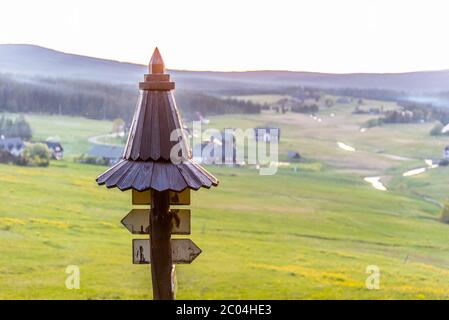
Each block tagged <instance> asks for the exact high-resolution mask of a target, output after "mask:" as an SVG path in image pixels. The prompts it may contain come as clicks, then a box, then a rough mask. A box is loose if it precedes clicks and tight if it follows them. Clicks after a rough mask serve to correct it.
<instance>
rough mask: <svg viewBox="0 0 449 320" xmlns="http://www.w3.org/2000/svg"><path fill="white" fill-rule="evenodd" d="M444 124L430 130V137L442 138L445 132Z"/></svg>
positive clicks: (439, 123)
mask: <svg viewBox="0 0 449 320" xmlns="http://www.w3.org/2000/svg"><path fill="white" fill-rule="evenodd" d="M443 128H444V127H443V124H442V123H441V122H438V123H437V124H436V125H435V127H433V128H432V130H430V135H431V136H441V134H442V132H443Z"/></svg>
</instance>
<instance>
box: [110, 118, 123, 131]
mask: <svg viewBox="0 0 449 320" xmlns="http://www.w3.org/2000/svg"><path fill="white" fill-rule="evenodd" d="M124 130H125V121H123V119H121V118H117V119H115V120H114V122H112V133H121V132H123V131H124Z"/></svg>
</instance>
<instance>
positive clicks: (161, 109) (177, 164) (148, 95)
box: [97, 48, 218, 300]
mask: <svg viewBox="0 0 449 320" xmlns="http://www.w3.org/2000/svg"><path fill="white" fill-rule="evenodd" d="M174 87H175V83H174V82H171V81H170V75H168V74H165V65H164V61H163V60H162V57H161V55H160V53H159V50H158V49H157V48H156V49H155V50H154V53H153V56H152V57H151V60H150V65H149V74H146V75H145V76H144V82H140V83H139V89H140V90H141V91H140V97H139V100H138V101H139V103H138V105H137V108H136V111H135V114H134V118H133V121H132V123H131V128H130V132H129V136H128V141H127V143H126V147H125V151H124V154H123V158H122V159H121V160H120V161H119V162H118V163H117V164H115V165H114V166H113V167H112V168H110V169H109V170H107V171H106V172H104V173H103V174H101V175H100V176H99V177H98V178H97V182H98V184H99V185H106V186H107V187H108V188H113V187H117V188H119V189H120V190H122V191H126V190H130V189H131V190H132V204H133V205H137V206H146V208H141V207H139V208H134V209H132V210H131V211H130V212H129V213H128V214H127V215H126V216H125V217H124V218H123V220H122V224H123V225H124V226H125V227H126V228H127V229H128V230H129V231H130V232H131V233H132V234H140V235H148V234H149V239H134V240H133V243H132V257H133V263H134V264H150V266H151V279H152V284H153V299H156V300H171V299H174V287H175V285H174V284H175V272H174V270H175V268H174V265H175V264H189V263H191V262H192V261H193V260H194V259H195V258H196V257H198V255H199V254H200V253H201V249H200V248H198V246H197V245H196V244H195V243H193V241H192V240H190V239H171V235H172V234H177V235H178V234H184V235H187V234H190V231H191V230H190V229H191V227H190V225H191V224H190V216H191V213H190V210H189V209H184V208H179V209H174V208H170V205H190V190H191V189H193V190H198V189H199V188H201V187H205V188H210V187H211V186H217V185H218V180H217V179H216V178H215V177H214V176H213V175H211V174H210V173H209V172H207V171H206V170H205V169H204V168H202V167H201V166H200V165H199V164H197V163H195V162H194V161H193V160H192V157H191V152H189V151H188V150H190V148H189V147H188V144H187V140H186V138H185V136H184V134H183V133H182V132H183V124H182V121H181V118H180V116H179V111H178V108H177V106H176V103H175V100H174V97H173V94H172V92H171V90H173V89H174ZM174 132H175V133H178V132H181V133H182V134H181V135H179V136H178V139H175V141H174V140H173V139H172V133H174ZM179 146H181V148H180V150H181V151H182V152H181V153H182V155H181V159H175V160H176V161H174V160H173V159H172V158H171V157H172V156H173V155H172V153H171V151H172V148H177V147H179ZM175 150H179V149H175ZM174 154H175V155H179V153H177V152H175V153H174ZM179 160H181V161H179Z"/></svg>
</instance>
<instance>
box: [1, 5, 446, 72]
mask: <svg viewBox="0 0 449 320" xmlns="http://www.w3.org/2000/svg"><path fill="white" fill-rule="evenodd" d="M447 6H448V4H447V3H446V2H444V1H438V0H431V1H426V2H424V1H403V0H398V1H394V3H393V2H391V1H386V0H380V1H376V2H373V1H363V0H343V1H326V0H317V1H284V0H279V1H244V2H242V1H234V0H230V1H223V2H217V1H213V2H212V1H205V0H199V1H194V2H190V1H189V2H186V1H164V2H157V1H137V0H134V1H128V2H126V4H124V3H120V2H113V1H108V2H104V1H96V2H93V3H91V2H89V1H84V0H83V1H73V0H68V1H60V2H55V1H51V0H43V1H39V2H33V1H25V0H19V1H15V2H10V3H8V4H2V10H1V11H0V28H1V30H5V31H6V32H2V33H0V43H20V44H33V45H38V46H41V47H45V48H50V49H54V50H57V51H62V52H66V53H72V54H78V55H85V56H90V57H95V58H101V59H110V60H117V61H121V62H129V63H138V64H143V65H146V64H147V63H148V61H149V59H150V56H151V53H152V51H153V49H154V47H156V46H158V47H159V49H160V50H161V53H162V55H163V57H164V60H165V63H166V65H167V68H169V69H173V70H190V71H236V72H242V71H267V70H274V71H305V72H320V73H399V72H415V71H432V70H447V69H449V58H448V57H449V45H448V44H447V42H446V41H445V40H444V39H445V36H446V35H445V31H446V30H449V20H448V19H446V13H447V12H448V10H447V9H448V8H447ZM24 8H26V10H24ZM17 17H21V19H17Z"/></svg>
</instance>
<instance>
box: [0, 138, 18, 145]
mask: <svg viewBox="0 0 449 320" xmlns="http://www.w3.org/2000/svg"><path fill="white" fill-rule="evenodd" d="M9 145H13V146H14V147H15V146H20V147H22V146H23V140H22V139H21V138H3V139H0V147H3V146H9Z"/></svg>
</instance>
